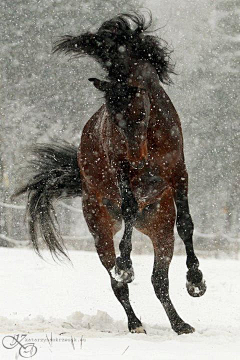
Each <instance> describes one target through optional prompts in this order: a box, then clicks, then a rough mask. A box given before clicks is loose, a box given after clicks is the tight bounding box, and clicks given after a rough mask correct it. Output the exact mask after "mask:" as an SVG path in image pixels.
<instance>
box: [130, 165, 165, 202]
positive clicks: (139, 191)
mask: <svg viewBox="0 0 240 360" xmlns="http://www.w3.org/2000/svg"><path fill="white" fill-rule="evenodd" d="M167 186H168V185H167V183H166V182H165V181H164V179H163V178H161V177H160V176H159V175H156V174H154V173H152V172H151V171H147V172H145V173H143V174H142V175H140V176H135V177H133V178H132V179H131V188H132V191H133V194H134V197H135V198H136V200H137V201H138V202H139V203H140V204H145V203H148V204H149V203H152V202H155V201H156V199H158V198H160V197H161V195H162V193H163V191H164V190H165V189H166V188H167Z"/></svg>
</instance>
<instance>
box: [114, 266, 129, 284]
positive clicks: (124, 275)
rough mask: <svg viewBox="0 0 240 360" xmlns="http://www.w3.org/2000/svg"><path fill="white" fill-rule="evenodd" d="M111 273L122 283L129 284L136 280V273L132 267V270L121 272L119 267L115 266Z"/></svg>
mask: <svg viewBox="0 0 240 360" xmlns="http://www.w3.org/2000/svg"><path fill="white" fill-rule="evenodd" d="M110 273H111V275H112V277H113V279H115V280H116V281H118V282H120V283H124V284H128V283H131V282H132V281H133V280H134V271H133V268H132V267H131V268H130V269H126V270H121V269H119V268H118V266H117V265H115V266H114V267H113V268H112V270H111V271H110Z"/></svg>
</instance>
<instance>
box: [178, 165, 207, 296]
mask: <svg viewBox="0 0 240 360" xmlns="http://www.w3.org/2000/svg"><path fill="white" fill-rule="evenodd" d="M175 203H176V207H177V223H176V225H177V231H178V234H179V236H180V238H181V239H182V240H183V242H184V244H185V248H186V253H187V267H188V272H187V290H188V293H189V294H190V295H191V296H193V297H199V296H202V295H203V294H204V293H205V291H206V284H205V281H204V280H203V275H202V272H201V270H199V261H198V258H197V257H196V255H195V252H194V248H193V239H192V238H193V229H194V225H193V221H192V217H191V215H190V211H189V205H188V174H187V172H186V170H185V171H184V173H183V174H182V176H181V178H179V180H178V181H177V185H176V186H175Z"/></svg>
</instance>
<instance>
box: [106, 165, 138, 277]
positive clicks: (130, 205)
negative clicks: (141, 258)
mask: <svg viewBox="0 0 240 360" xmlns="http://www.w3.org/2000/svg"><path fill="white" fill-rule="evenodd" d="M128 167H129V164H128V163H123V164H122V169H121V173H120V175H119V179H118V181H119V190H120V194H121V198H122V205H121V213H122V217H123V220H124V226H125V228H124V234H123V238H122V240H121V241H120V244H119V250H120V256H119V257H118V258H117V259H116V266H115V268H114V271H113V274H112V275H113V277H115V279H116V280H118V281H123V282H125V283H129V282H132V281H133V279H134V271H133V267H132V260H131V258H130V255H131V251H132V232H133V226H134V224H135V221H136V216H137V212H138V204H137V201H136V199H135V197H134V195H133V193H132V190H131V187H130V181H129V169H128Z"/></svg>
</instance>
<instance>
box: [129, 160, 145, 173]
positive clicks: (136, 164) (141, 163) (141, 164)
mask: <svg viewBox="0 0 240 360" xmlns="http://www.w3.org/2000/svg"><path fill="white" fill-rule="evenodd" d="M130 164H131V166H132V167H133V168H134V169H136V170H141V169H143V168H144V166H145V164H146V160H145V159H142V160H140V161H133V162H131V163H130Z"/></svg>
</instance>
